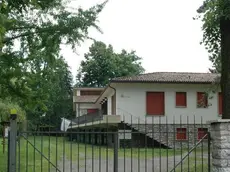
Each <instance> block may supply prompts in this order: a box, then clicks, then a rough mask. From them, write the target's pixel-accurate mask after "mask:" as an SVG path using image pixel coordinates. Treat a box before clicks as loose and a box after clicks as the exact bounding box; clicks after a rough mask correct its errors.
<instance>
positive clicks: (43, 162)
mask: <svg viewBox="0 0 230 172" xmlns="http://www.w3.org/2000/svg"><path fill="white" fill-rule="evenodd" d="M0 141H1V142H2V140H0ZM30 143H31V144H30ZM33 145H34V146H35V147H36V150H35V149H34V147H33ZM6 150H7V148H6ZM2 151H3V149H2V146H1V147H0V172H6V171H7V170H6V168H7V152H5V153H4V154H3V152H2ZM186 151H187V150H173V149H143V148H141V149H137V148H133V149H128V148H125V149H122V148H120V149H119V152H118V156H119V157H126V158H131V157H132V158H140V159H144V158H147V159H148V158H152V157H153V156H154V157H159V156H161V157H165V156H174V155H181V153H182V154H184V153H185V152H186ZM39 152H40V153H39ZM41 154H43V155H44V156H42V155H41ZM113 155H114V150H113V149H111V148H107V147H99V146H94V145H89V144H88V145H87V144H79V143H76V142H69V141H67V140H66V139H65V138H63V137H48V136H43V137H42V136H36V137H33V136H31V137H29V142H27V141H26V140H25V139H24V138H21V139H20V141H18V149H17V163H18V167H17V168H20V171H28V172H30V171H41V169H42V171H44V172H46V171H49V169H54V167H53V165H54V166H56V164H59V163H60V162H63V161H62V160H63V158H65V159H67V160H70V161H71V160H72V161H73V162H77V161H78V162H79V163H80V164H81V163H82V164H83V165H84V160H85V159H88V158H93V159H100V158H101V159H107V157H108V158H109V159H111V158H113ZM49 161H50V162H51V163H49ZM52 164H53V165H52ZM184 168H186V166H185V167H184ZM183 171H184V170H183Z"/></svg>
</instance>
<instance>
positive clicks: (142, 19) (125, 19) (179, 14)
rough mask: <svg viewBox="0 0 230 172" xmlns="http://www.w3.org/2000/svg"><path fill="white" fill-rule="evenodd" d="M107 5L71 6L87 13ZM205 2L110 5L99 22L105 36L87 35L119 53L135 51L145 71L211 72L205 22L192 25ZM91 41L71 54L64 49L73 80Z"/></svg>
mask: <svg viewBox="0 0 230 172" xmlns="http://www.w3.org/2000/svg"><path fill="white" fill-rule="evenodd" d="M100 2H103V0H72V2H71V4H69V5H70V6H71V7H75V8H76V7H78V6H79V5H81V7H83V8H89V7H91V6H93V5H95V4H97V3H100ZM202 3H203V0H186V1H185V0H109V1H108V3H107V4H106V6H105V8H104V9H103V11H102V12H101V13H100V15H99V17H98V25H99V27H100V28H101V29H102V31H103V34H102V33H100V32H98V31H96V30H95V29H90V30H89V35H90V36H91V37H93V38H95V39H96V40H98V41H102V42H104V43H106V44H111V45H112V46H113V47H114V49H115V51H116V52H120V51H121V49H125V50H128V51H130V50H135V51H136V54H137V55H138V56H140V57H142V65H143V67H144V68H145V72H146V73H149V72H208V68H210V67H211V63H210V61H209V59H208V53H207V51H206V50H205V48H204V46H203V45H200V41H201V40H202V29H201V27H202V23H201V21H198V20H193V17H195V16H196V15H197V13H196V10H197V9H198V8H199V6H200V5H202ZM91 43H92V41H85V42H84V43H82V44H81V46H79V47H77V51H76V52H73V51H72V50H71V48H70V47H68V46H62V51H61V53H62V55H63V56H64V57H65V59H66V61H67V62H68V64H69V66H70V67H71V71H72V73H73V76H74V77H75V75H76V73H77V69H78V68H79V65H80V62H81V60H83V59H84V53H87V52H88V48H89V46H90V45H91Z"/></svg>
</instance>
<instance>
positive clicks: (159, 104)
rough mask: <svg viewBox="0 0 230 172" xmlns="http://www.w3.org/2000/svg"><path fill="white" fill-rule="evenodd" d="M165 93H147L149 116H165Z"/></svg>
mask: <svg viewBox="0 0 230 172" xmlns="http://www.w3.org/2000/svg"><path fill="white" fill-rule="evenodd" d="M164 97H165V96H164V92H147V95H146V112H147V115H164V111H165V98H164Z"/></svg>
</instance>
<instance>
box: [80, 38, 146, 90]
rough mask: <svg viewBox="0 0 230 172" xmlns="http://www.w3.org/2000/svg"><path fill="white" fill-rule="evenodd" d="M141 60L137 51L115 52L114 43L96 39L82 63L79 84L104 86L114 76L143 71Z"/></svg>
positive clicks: (135, 73)
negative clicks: (110, 43) (107, 43)
mask: <svg viewBox="0 0 230 172" xmlns="http://www.w3.org/2000/svg"><path fill="white" fill-rule="evenodd" d="M140 60H141V58H140V57H138V56H137V55H136V53H135V51H131V52H127V51H126V50H122V52H121V53H115V52H114V50H113V47H112V45H108V46H106V45H105V44H104V43H103V42H99V41H95V42H94V43H93V44H92V45H91V47H90V48H89V52H88V53H86V54H85V60H83V61H82V62H81V64H80V69H79V70H78V74H77V77H76V78H77V85H78V86H89V87H103V86H105V85H106V84H108V82H109V80H110V79H112V78H115V77H120V76H130V75H137V74H140V73H143V72H144V68H143V67H142V66H141V62H140Z"/></svg>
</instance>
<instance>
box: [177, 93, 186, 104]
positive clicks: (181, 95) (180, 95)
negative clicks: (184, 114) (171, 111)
mask: <svg viewBox="0 0 230 172" xmlns="http://www.w3.org/2000/svg"><path fill="white" fill-rule="evenodd" d="M176 107H187V96H186V92H176Z"/></svg>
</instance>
